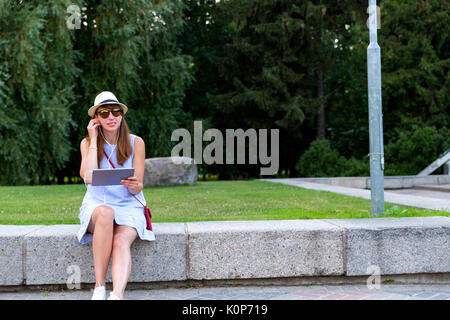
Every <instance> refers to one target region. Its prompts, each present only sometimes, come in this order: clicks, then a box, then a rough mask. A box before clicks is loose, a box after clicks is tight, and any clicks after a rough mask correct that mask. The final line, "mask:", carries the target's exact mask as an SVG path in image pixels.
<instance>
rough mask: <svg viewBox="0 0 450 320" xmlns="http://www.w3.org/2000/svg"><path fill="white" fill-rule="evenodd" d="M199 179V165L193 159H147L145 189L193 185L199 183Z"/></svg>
mask: <svg viewBox="0 0 450 320" xmlns="http://www.w3.org/2000/svg"><path fill="white" fill-rule="evenodd" d="M174 161H175V162H174ZM197 179H198V171H197V165H196V164H195V162H194V159H192V158H188V157H162V158H149V159H145V168H144V179H143V184H144V187H147V186H159V185H183V184H190V185H193V184H195V183H196V182H197Z"/></svg>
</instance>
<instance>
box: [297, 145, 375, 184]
mask: <svg viewBox="0 0 450 320" xmlns="http://www.w3.org/2000/svg"><path fill="white" fill-rule="evenodd" d="M295 168H296V169H297V171H298V172H299V173H300V176H301V177H342V176H367V175H369V174H370V173H369V160H368V158H365V159H363V160H357V159H355V158H350V159H346V158H345V157H343V156H342V155H340V154H339V152H338V151H337V150H336V149H333V148H332V147H331V145H330V142H329V141H328V140H315V141H313V142H312V143H311V144H310V147H309V149H308V150H306V151H305V152H304V153H303V154H302V156H301V157H300V159H299V160H298V162H297V164H296V167H295Z"/></svg>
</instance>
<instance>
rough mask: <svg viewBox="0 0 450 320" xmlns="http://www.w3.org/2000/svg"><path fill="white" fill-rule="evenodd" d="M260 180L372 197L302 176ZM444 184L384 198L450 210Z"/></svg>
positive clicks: (386, 193) (389, 192)
mask: <svg viewBox="0 0 450 320" xmlns="http://www.w3.org/2000/svg"><path fill="white" fill-rule="evenodd" d="M259 180H262V181H270V182H275V183H283V184H288V185H291V186H297V187H301V188H306V189H313V190H320V191H330V192H335V193H340V194H345V195H348V196H352V197H358V198H364V199H369V200H370V198H371V196H370V190H367V189H358V188H348V187H341V186H335V185H329V184H323V183H317V182H308V181H305V180H304V179H300V178H278V179H259ZM443 186H444V188H440V186H434V187H437V188H435V189H434V190H431V188H429V189H425V188H413V189H399V190H387V191H384V200H385V202H390V203H396V204H401V205H405V206H411V207H417V208H423V209H433V210H443V211H448V212H450V193H449V192H448V191H447V189H448V185H443ZM431 187H433V186H431Z"/></svg>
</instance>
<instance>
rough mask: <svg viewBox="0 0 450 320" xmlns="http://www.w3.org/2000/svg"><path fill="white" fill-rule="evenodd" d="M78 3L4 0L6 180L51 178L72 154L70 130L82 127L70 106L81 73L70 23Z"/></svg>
mask: <svg viewBox="0 0 450 320" xmlns="http://www.w3.org/2000/svg"><path fill="white" fill-rule="evenodd" d="M72 3H75V4H76V3H77V1H56V2H54V1H22V2H21V3H19V2H17V1H2V4H1V8H0V42H1V45H0V56H1V57H2V60H1V61H0V108H1V116H0V117H1V118H0V136H1V139H0V163H1V166H2V169H1V171H0V183H1V184H24V183H30V182H40V183H45V182H47V181H48V179H49V177H50V176H51V175H52V174H53V173H54V172H55V170H57V169H62V168H64V165H65V164H66V162H67V160H69V155H70V152H71V149H72V146H71V145H72V144H71V141H70V140H69V134H70V130H71V128H73V127H76V124H75V123H74V122H73V121H72V117H71V112H70V108H71V107H72V106H73V105H74V104H75V102H76V96H75V94H74V84H75V79H76V78H77V77H78V76H79V75H80V70H79V69H78V68H77V67H76V66H75V61H76V58H77V54H76V52H74V51H73V50H72V43H73V38H72V36H73V35H72V33H71V31H70V30H69V29H68V28H66V27H65V18H66V13H65V10H66V8H67V7H68V6H69V5H70V4H72ZM61 26H64V27H61Z"/></svg>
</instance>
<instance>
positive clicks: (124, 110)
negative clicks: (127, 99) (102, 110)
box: [88, 102, 128, 117]
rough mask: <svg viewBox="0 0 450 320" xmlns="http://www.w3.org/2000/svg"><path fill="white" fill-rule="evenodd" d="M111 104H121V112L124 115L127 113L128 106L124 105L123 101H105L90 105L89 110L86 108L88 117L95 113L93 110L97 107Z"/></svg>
mask: <svg viewBox="0 0 450 320" xmlns="http://www.w3.org/2000/svg"><path fill="white" fill-rule="evenodd" d="M112 104H117V105H119V106H121V107H122V109H123V114H124V115H125V113H127V111H128V107H127V106H126V105H124V104H123V103H120V102H118V103H112V102H105V103H100V104H97V105H95V106H92V107H90V108H89V110H88V115H89V116H90V117H93V116H94V115H95V111H96V110H97V108H98V107H100V106H103V105H112Z"/></svg>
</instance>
